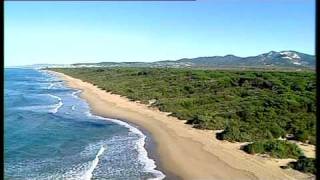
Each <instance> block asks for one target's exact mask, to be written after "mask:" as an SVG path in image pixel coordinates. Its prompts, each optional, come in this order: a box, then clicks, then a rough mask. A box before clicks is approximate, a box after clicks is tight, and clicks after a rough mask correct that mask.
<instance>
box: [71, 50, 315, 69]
mask: <svg viewBox="0 0 320 180" xmlns="http://www.w3.org/2000/svg"><path fill="white" fill-rule="evenodd" d="M72 66H75V67H83V66H97V67H100V66H101V67H213V68H214V67H284V68H286V67H290V68H312V69H313V68H315V56H314V55H309V54H305V53H301V52H297V51H293V50H285V51H279V52H277V51H269V52H267V53H263V54H260V55H256V56H247V57H240V56H236V55H233V54H227V55H225V56H203V57H196V58H182V59H178V60H161V61H155V62H99V63H75V64H72Z"/></svg>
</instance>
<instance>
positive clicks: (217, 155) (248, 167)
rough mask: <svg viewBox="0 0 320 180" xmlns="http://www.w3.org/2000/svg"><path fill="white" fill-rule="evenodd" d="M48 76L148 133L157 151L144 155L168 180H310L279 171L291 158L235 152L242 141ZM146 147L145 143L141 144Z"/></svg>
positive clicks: (95, 108) (97, 109)
mask: <svg viewBox="0 0 320 180" xmlns="http://www.w3.org/2000/svg"><path fill="white" fill-rule="evenodd" d="M50 72H53V71H50ZM53 73H54V74H56V75H58V76H59V77H61V79H62V80H64V81H65V82H66V84H67V85H68V86H69V87H72V88H76V89H80V90H82V92H81V93H80V94H79V95H80V97H81V98H84V99H85V100H86V101H87V102H88V104H89V106H90V107H91V110H92V113H93V114H95V115H98V116H102V117H106V118H114V119H119V120H122V121H125V122H129V123H131V124H134V125H135V126H136V127H138V128H139V129H140V130H141V129H142V130H143V132H144V133H145V132H147V134H148V135H149V133H150V136H151V137H152V142H154V143H155V148H156V151H153V150H152V149H151V148H152V147H151V148H150V147H149V148H148V147H146V149H147V150H148V154H149V155H151V154H152V156H154V157H151V158H152V159H154V158H155V159H154V160H155V162H156V165H157V168H156V169H159V170H160V171H162V172H163V173H165V175H166V176H167V177H166V178H165V179H169V178H170V174H172V175H173V176H172V177H177V178H178V177H179V178H180V177H181V179H213V180H215V179H219V180H221V179H240V180H241V179H306V178H309V179H312V178H313V177H310V176H309V175H306V174H304V173H300V172H298V171H295V170H291V169H287V170H284V169H281V168H280V167H279V166H280V165H282V164H283V163H285V162H288V161H290V159H283V160H278V159H277V160H275V159H272V158H263V157H260V156H257V155H249V154H246V153H245V152H243V151H241V150H240V146H241V145H242V144H243V143H230V142H225V141H219V140H217V139H216V138H215V136H214V135H215V133H214V131H210V130H198V129H195V128H192V127H191V126H190V125H187V124H185V123H184V121H182V120H178V119H177V118H175V117H171V116H168V113H165V112H161V111H159V110H157V109H154V108H150V107H148V106H147V105H145V104H140V103H138V102H134V101H130V100H129V99H127V98H125V97H121V96H119V95H115V94H112V93H109V92H106V91H103V90H101V89H99V88H98V87H96V86H94V85H92V84H90V83H87V82H83V81H81V80H79V79H75V78H72V77H70V76H67V75H64V74H62V73H57V72H53ZM141 127H142V128H141ZM147 137H149V136H147ZM148 144H149V143H147V142H146V146H148ZM169 145H170V146H169ZM150 150H151V151H150ZM150 152H151V154H150ZM153 152H154V154H153ZM266 169H268V171H266Z"/></svg>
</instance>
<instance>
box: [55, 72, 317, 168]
mask: <svg viewBox="0 0 320 180" xmlns="http://www.w3.org/2000/svg"><path fill="white" fill-rule="evenodd" d="M52 70H54V71H58V72H62V73H64V74H67V75H70V76H73V77H75V78H79V79H82V80H83V81H87V82H90V83H92V84H94V85H96V86H98V87H99V88H101V89H103V90H105V91H108V92H112V93H116V94H120V95H122V96H126V97H128V98H129V99H131V100H134V101H140V102H142V103H145V104H149V105H151V106H153V107H157V108H159V109H160V110H161V111H165V112H171V116H175V117H177V118H179V119H182V120H187V121H186V123H188V124H190V125H192V126H193V127H194V128H199V129H211V130H223V131H222V132H221V133H219V134H217V138H218V139H221V140H228V141H231V142H233V141H234V142H252V144H249V145H247V146H246V147H244V150H245V151H246V152H248V153H267V154H269V155H270V156H273V157H277V158H288V157H290V158H298V157H300V156H302V155H303V154H302V152H301V150H300V149H299V148H298V147H297V146H296V145H295V144H291V143H289V142H287V141H285V140H278V139H279V138H282V139H293V140H298V141H301V142H304V143H309V144H315V143H316V139H315V138H316V74H315V72H313V71H291V72H290V71H282V72H281V71H250V70H246V71H241V70H214V71H213V70H201V69H182V68H55V69H52ZM309 161H310V160H309V159H307V160H306V159H301V160H300V159H299V160H298V162H299V163H298V164H296V165H294V166H293V167H294V168H295V169H304V168H306V169H308V170H307V171H310V170H309V169H312V168H310V167H309V166H311V165H310V164H312V163H309ZM306 162H307V163H306ZM301 167H303V168H301Z"/></svg>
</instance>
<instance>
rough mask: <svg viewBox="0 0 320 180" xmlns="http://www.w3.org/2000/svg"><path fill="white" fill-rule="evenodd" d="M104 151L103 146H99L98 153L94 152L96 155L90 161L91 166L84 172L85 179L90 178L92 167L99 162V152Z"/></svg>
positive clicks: (88, 179)
mask: <svg viewBox="0 0 320 180" xmlns="http://www.w3.org/2000/svg"><path fill="white" fill-rule="evenodd" d="M104 151H105V148H104V147H103V146H101V148H100V149H99V151H98V153H97V154H96V157H95V158H94V160H93V161H92V162H91V166H90V168H89V169H88V170H87V171H86V173H85V174H84V178H83V179H85V180H90V179H91V178H92V175H93V174H92V173H93V171H94V169H95V168H96V167H97V165H98V163H99V156H101V154H102V153H103V152H104Z"/></svg>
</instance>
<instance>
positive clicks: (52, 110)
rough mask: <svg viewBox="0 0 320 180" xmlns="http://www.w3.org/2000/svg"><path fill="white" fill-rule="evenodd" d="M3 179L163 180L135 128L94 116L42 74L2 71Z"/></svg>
mask: <svg viewBox="0 0 320 180" xmlns="http://www.w3.org/2000/svg"><path fill="white" fill-rule="evenodd" d="M4 86H5V87H4V95H5V96H4V100H5V102H4V103H5V107H4V109H5V112H4V113H5V121H4V138H5V142H4V148H5V152H4V155H5V157H4V160H5V163H4V166H5V177H6V178H7V179H23V180H27V179H37V180H38V179H41V180H42V179H75V180H81V179H83V180H85V179H110V180H111V179H121V180H122V179H130V180H135V179H149V178H156V177H157V178H158V179H161V178H162V177H163V174H162V173H161V172H160V171H157V170H155V169H154V168H155V165H154V161H153V160H151V159H149V158H148V157H147V153H146V150H145V149H144V148H143V146H144V141H145V136H144V135H143V134H142V133H141V131H139V130H138V129H136V128H135V127H133V126H131V125H129V124H127V123H124V122H121V121H118V120H112V119H106V118H102V117H98V116H94V115H92V114H91V113H90V108H89V106H88V104H87V103H86V102H85V101H84V100H83V99H81V98H79V97H78V94H79V93H80V91H78V90H75V89H71V88H68V87H66V86H65V85H64V82H63V81H61V80H59V79H58V78H57V77H55V76H54V75H51V74H50V73H47V72H46V71H40V70H34V69H5V82H4Z"/></svg>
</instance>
